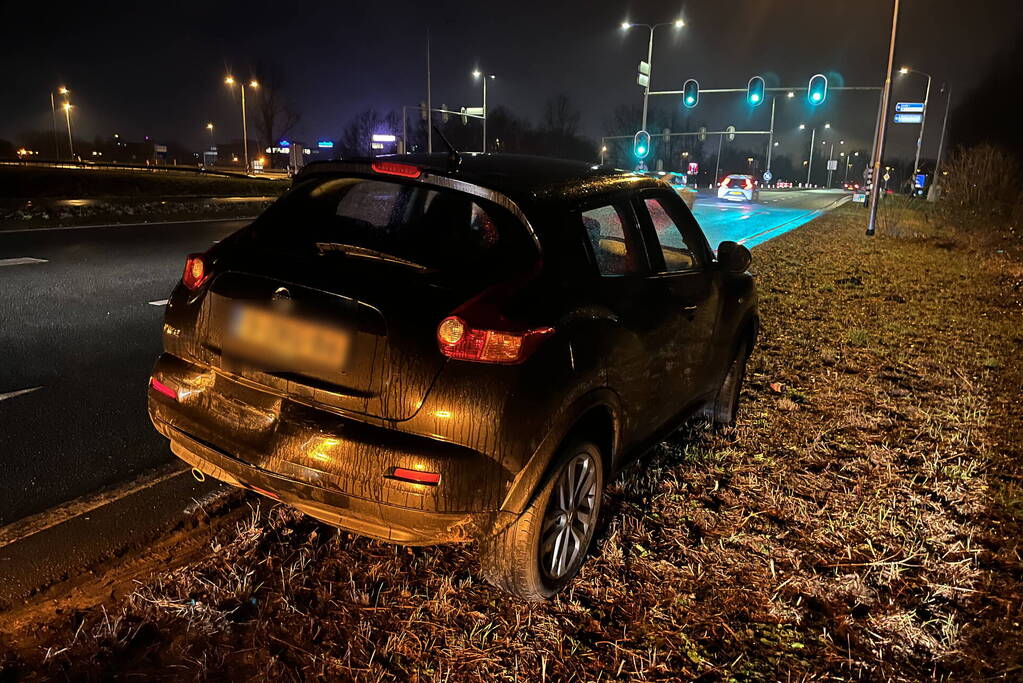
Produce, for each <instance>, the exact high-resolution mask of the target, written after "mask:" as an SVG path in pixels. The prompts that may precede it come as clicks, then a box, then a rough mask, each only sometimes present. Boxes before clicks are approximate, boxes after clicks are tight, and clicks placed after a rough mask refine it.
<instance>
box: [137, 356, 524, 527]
mask: <svg viewBox="0 0 1023 683" xmlns="http://www.w3.org/2000/svg"><path fill="white" fill-rule="evenodd" d="M153 378H154V379H156V380H157V381H158V382H160V383H162V384H163V385H166V387H170V391H172V393H171V395H165V394H164V393H160V392H157V391H156V390H154V389H153V388H152V387H151V388H150V389H149V392H148V397H149V415H150V418H151V419H152V421H153V424H154V426H155V427H156V429H157V430H158V431H159V432H160V433H161V434H163V435H164V436H165V437H167V438H168V439H169V440H170V442H171V450H172V451H173V452H174V453H175V454H176V455H177V456H178V457H179V458H181V459H182V460H184V461H185V462H187V463H189V465H191V466H192V467H195V468H197V469H198V470H200V471H202V472H203V473H204V474H207V475H209V476H211V477H214V478H216V479H220V480H222V481H224V482H227V483H229V484H233V485H235V486H241V487H244V488H248V489H251V490H256V491H257V492H259V493H264V494H266V495H270V496H271V497H273V498H276V499H279V500H281V501H283V502H285V503H288V504H290V505H292V506H294V507H296V508H298V509H300V510H302V511H303V512H306V513H308V514H309V515H311V516H313V517H316V518H318V519H321V520H323V521H325V522H328V523H330V524H333V525H335V526H339V527H342V528H345V529H349V530H351V531H354V532H356V533H359V534H363V535H366V536H371V537H374V538H379V539H382V540H387V541H393V542H396V543H403V544H408V545H428V544H434V543H445V542H450V541H464V540H468V539H470V538H481V537H486V536H488V535H490V534H492V533H494V532H495V531H497V530H498V529H500V528H503V526H504V525H505V524H507V523H508V517H509V515H512V513H509V512H502V511H501V507H502V505H501V502H502V500H503V499H504V498H505V496H506V495H507V493H508V490H509V487H510V485H511V483H512V479H513V473H511V472H509V471H508V470H506V469H505V468H504V467H502V466H501V464H500V463H499V462H498V461H497V460H495V459H494V458H492V457H489V456H488V455H486V454H485V453H484V452H481V451H478V450H475V449H471V448H467V447H465V446H460V445H457V444H454V443H450V442H445V441H443V440H440V439H438V438H432V437H430V436H423V435H420V434H413V433H407V432H403V431H400V430H399V429H397V428H396V426H395V425H390V424H383V421H377V424H371V423H368V422H366V421H363V420H360V419H358V417H357V416H343V415H339V414H337V413H335V412H331V411H329V410H326V409H323V408H320V407H317V406H315V405H308V404H305V403H298V402H296V401H295V400H293V399H291V398H289V397H287V396H282V395H279V394H272V393H270V392H268V391H266V390H264V389H263V388H260V387H258V386H252V385H250V384H246V383H244V382H242V381H240V380H239V379H237V378H232V377H230V376H227V375H224V374H222V373H220V372H215V371H214V370H212V369H211V368H209V367H204V366H202V365H198V364H195V363H191V362H188V361H185V360H183V359H181V358H178V357H176V356H174V355H172V354H164V355H163V356H161V357H160V359H159V360H158V361H157V363H156V367H155V368H154V369H153ZM395 468H404V469H410V470H418V471H423V472H431V473H436V474H438V475H439V481H438V482H437V483H436V484H428V483H427V484H420V483H414V482H410V481H406V480H402V479H398V478H395V477H394V476H393V473H394V471H395Z"/></svg>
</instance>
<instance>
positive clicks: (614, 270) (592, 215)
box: [582, 206, 640, 275]
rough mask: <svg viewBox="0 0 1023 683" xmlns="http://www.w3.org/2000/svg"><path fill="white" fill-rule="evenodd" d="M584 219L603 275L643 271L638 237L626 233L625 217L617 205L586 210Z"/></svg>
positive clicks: (587, 234) (583, 215) (598, 267)
mask: <svg viewBox="0 0 1023 683" xmlns="http://www.w3.org/2000/svg"><path fill="white" fill-rule="evenodd" d="M582 221H583V227H584V228H585V229H586V237H587V239H589V241H590V245H591V246H592V247H593V255H594V257H595V258H596V261H597V269H598V270H599V271H600V274H601V275H630V274H632V273H637V272H639V270H640V266H639V264H640V256H639V254H638V250H637V249H636V244H635V241H633V240H630V239H629V238H628V236H627V235H626V232H625V231H626V227H625V220H623V218H622V214H621V213H620V212H619V210H618V209H617V208H616V207H614V206H601V207H599V208H596V209H590V210H589V211H584V212H583V213H582Z"/></svg>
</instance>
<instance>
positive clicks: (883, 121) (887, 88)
mask: <svg viewBox="0 0 1023 683" xmlns="http://www.w3.org/2000/svg"><path fill="white" fill-rule="evenodd" d="M898 28H899V0H895V5H894V7H893V8H892V34H891V39H890V41H889V44H888V71H887V73H886V74H885V79H884V90H882V91H881V116H880V117H879V118H878V123H877V135H876V136H874V137H875V141H874V152H873V164H874V166H873V168H874V171H873V177H872V179H871V183H870V217H869V218H868V219H867V235H868V236H870V237H873V236H874V235H875V234H876V233H877V202H878V198H879V197H880V189H881V187H880V184H879V181H880V179H881V163H882V162H881V157H882V156H883V155H884V138H885V133H886V129H887V123H888V99H889V97H890V96H891V92H892V68H893V66H894V64H895V36H896V35H897V33H898Z"/></svg>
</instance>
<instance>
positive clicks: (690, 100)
mask: <svg viewBox="0 0 1023 683" xmlns="http://www.w3.org/2000/svg"><path fill="white" fill-rule="evenodd" d="M686 102H688V103H689V104H692V103H693V96H692V95H690V96H689V97H687V98H686Z"/></svg>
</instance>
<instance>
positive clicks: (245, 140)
mask: <svg viewBox="0 0 1023 683" xmlns="http://www.w3.org/2000/svg"><path fill="white" fill-rule="evenodd" d="M224 83H226V84H227V85H228V87H231V86H233V85H234V83H235V81H234V76H227V77H225V78H224ZM249 87H250V88H252V89H253V90H255V89H256V88H258V87H259V83H257V82H256V79H252V80H251V81H249ZM239 89H240V90H241V93H242V146H243V147H244V148H245V154H244V156H245V172H246V173H248V172H249V128H248V123H247V122H246V120H245V86H244V85H242V86H241V87H240V88H239ZM211 125H212V124H211ZM211 130H212V128H211Z"/></svg>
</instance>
